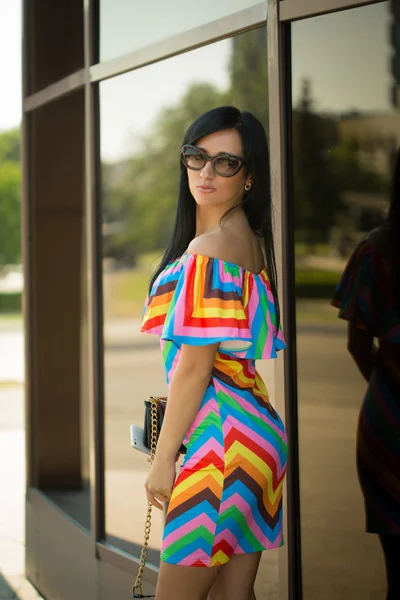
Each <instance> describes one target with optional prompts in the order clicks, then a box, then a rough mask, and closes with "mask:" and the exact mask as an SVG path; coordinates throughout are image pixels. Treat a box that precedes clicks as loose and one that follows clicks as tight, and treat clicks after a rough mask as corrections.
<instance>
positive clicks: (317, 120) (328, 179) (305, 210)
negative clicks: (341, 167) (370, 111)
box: [293, 79, 342, 245]
mask: <svg viewBox="0 0 400 600" xmlns="http://www.w3.org/2000/svg"><path fill="white" fill-rule="evenodd" d="M337 143H338V131H337V124H336V122H335V120H334V119H333V118H329V117H323V116H320V115H318V114H317V113H316V112H314V106H313V99H312V93H311V84H310V82H309V81H308V80H307V79H305V80H304V81H303V86H302V95H301V98H300V101H299V103H298V106H297V107H296V110H295V111H294V114H293V171H294V215H295V227H296V229H297V230H298V231H302V232H303V234H304V241H305V242H306V243H308V244H310V245H312V244H314V243H316V242H318V241H326V240H327V238H328V233H329V231H330V228H331V227H332V225H333V224H334V222H335V220H336V217H337V214H338V212H340V210H341V208H342V202H341V196H340V187H339V184H338V180H337V172H336V162H335V159H334V156H333V154H332V149H334V148H335V147H336V145H337Z"/></svg>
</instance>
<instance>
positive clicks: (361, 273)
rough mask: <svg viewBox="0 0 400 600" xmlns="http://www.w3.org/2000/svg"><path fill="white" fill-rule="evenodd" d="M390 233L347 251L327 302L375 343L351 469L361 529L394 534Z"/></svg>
mask: <svg viewBox="0 0 400 600" xmlns="http://www.w3.org/2000/svg"><path fill="white" fill-rule="evenodd" d="M391 246H393V244H391V232H390V230H388V229H387V228H384V227H382V228H379V229H376V230H374V231H372V232H371V233H370V234H369V235H368V236H367V238H366V239H364V240H363V241H362V242H361V243H360V244H359V245H358V246H357V248H356V249H355V251H354V252H353V254H352V256H351V258H350V260H349V262H348V264H347V267H346V269H345V271H344V273H343V275H342V278H341V280H340V282H339V284H338V286H337V288H336V290H335V294H334V298H333V301H332V304H333V305H334V306H336V307H338V308H339V309H340V310H339V316H340V317H341V318H342V319H346V320H347V321H353V322H354V323H355V324H356V325H357V326H358V327H360V328H361V329H364V330H366V331H368V332H369V333H370V334H371V335H372V336H373V337H375V338H377V339H378V341H379V348H378V351H377V355H376V361H375V366H374V370H373V372H372V375H371V377H370V380H369V382H368V386H367V390H366V394H365V397H364V400H363V403H362V406H361V410H360V416H359V422H358V435H357V468H358V475H359V480H360V484H361V488H362V491H363V495H364V500H365V509H366V521H367V522H366V530H367V531H368V532H370V533H378V534H387V533H389V534H400V312H399V310H398V309H397V308H396V304H395V295H394V279H393V276H392V268H391V266H390V265H391V264H393V257H392V256H391V255H392V247H391Z"/></svg>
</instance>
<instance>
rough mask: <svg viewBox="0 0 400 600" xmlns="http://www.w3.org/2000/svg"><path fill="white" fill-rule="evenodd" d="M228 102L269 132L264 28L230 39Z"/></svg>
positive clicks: (265, 33) (265, 32) (265, 35)
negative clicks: (231, 43)
mask: <svg viewBox="0 0 400 600" xmlns="http://www.w3.org/2000/svg"><path fill="white" fill-rule="evenodd" d="M229 69H230V75H231V87H230V90H229V92H228V95H227V97H228V100H229V103H230V104H233V105H234V106H237V107H238V108H240V109H242V110H248V111H250V112H251V113H253V114H254V115H255V116H256V117H257V118H258V119H260V121H261V123H262V124H263V125H264V127H265V129H266V130H267V131H268V62H267V31H266V28H265V27H262V28H260V29H257V30H255V31H253V32H246V33H242V34H241V35H238V36H236V37H235V38H234V39H233V52H232V57H231V61H230V67H229Z"/></svg>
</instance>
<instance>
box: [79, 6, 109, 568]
mask: <svg viewBox="0 0 400 600" xmlns="http://www.w3.org/2000/svg"><path fill="white" fill-rule="evenodd" d="M83 9H84V42H85V45H84V61H85V62H84V64H85V69H84V73H85V82H84V83H85V210H86V223H87V226H86V256H87V269H88V270H87V307H86V308H87V315H86V317H87V327H88V356H87V361H88V370H89V376H88V385H89V389H88V402H89V447H90V451H89V456H90V459H89V464H90V466H89V469H90V485H91V505H90V519H91V534H92V539H93V550H94V554H95V555H96V556H97V557H98V556H99V553H98V548H97V544H98V542H99V541H100V540H101V539H103V538H104V533H105V532H104V528H105V488H104V441H105V439H104V368H103V336H102V331H103V329H102V318H103V298H102V287H103V286H102V269H101V226H100V225H99V218H100V210H99V207H100V206H101V199H99V197H98V196H99V190H100V185H99V172H98V162H97V160H96V158H97V155H98V147H99V139H98V134H99V90H98V85H92V84H91V82H90V70H89V67H90V65H91V63H92V61H93V57H94V54H95V53H96V47H97V36H96V31H95V24H94V23H93V19H92V16H93V15H94V14H96V10H97V2H96V0H84V5H83Z"/></svg>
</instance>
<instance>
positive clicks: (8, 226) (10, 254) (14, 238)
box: [0, 161, 21, 267]
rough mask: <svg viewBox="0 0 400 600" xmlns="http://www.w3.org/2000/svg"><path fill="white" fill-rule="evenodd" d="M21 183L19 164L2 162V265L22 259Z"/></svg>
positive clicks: (0, 202)
mask: <svg viewBox="0 0 400 600" xmlns="http://www.w3.org/2000/svg"><path fill="white" fill-rule="evenodd" d="M20 184H21V171H20V166H19V164H18V163H15V162H11V161H9V162H4V163H2V164H0V267H1V266H4V265H7V264H16V263H19V262H20V260H21V231H20V229H21V200H20V198H21V193H20Z"/></svg>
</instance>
